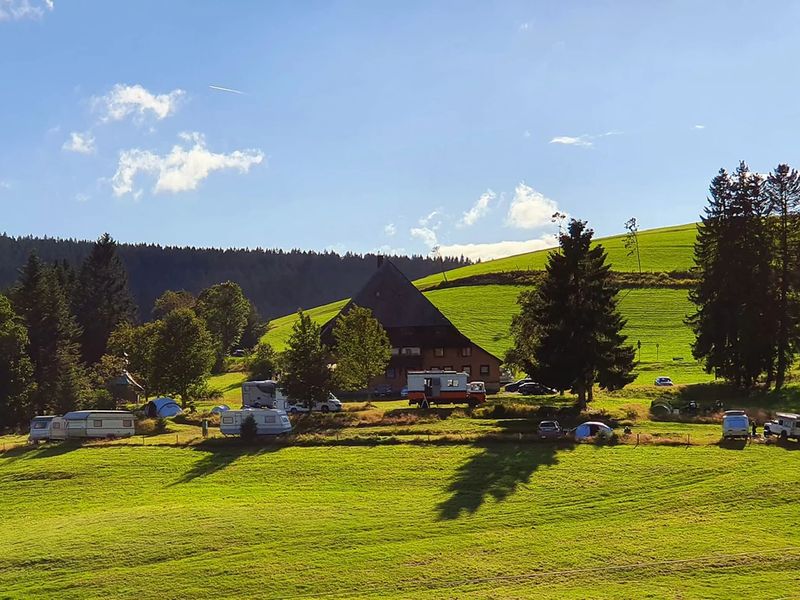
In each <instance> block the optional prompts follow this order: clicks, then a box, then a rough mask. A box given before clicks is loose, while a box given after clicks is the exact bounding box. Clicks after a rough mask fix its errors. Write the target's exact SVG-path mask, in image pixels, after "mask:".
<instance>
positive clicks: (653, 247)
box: [414, 223, 697, 289]
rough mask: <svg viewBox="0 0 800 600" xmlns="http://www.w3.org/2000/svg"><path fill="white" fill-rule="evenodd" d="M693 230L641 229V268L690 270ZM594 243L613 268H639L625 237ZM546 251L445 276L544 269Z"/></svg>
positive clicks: (424, 282) (431, 279)
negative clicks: (606, 256) (602, 251)
mask: <svg viewBox="0 0 800 600" xmlns="http://www.w3.org/2000/svg"><path fill="white" fill-rule="evenodd" d="M696 232H697V226H696V224H694V223H690V224H687V225H677V226H675V227H663V228H661V229H649V230H647V231H642V232H640V233H639V251H640V254H641V258H642V270H643V271H649V272H664V271H687V270H689V269H690V268H691V267H692V266H694V262H693V259H692V257H693V252H694V241H695V236H696ZM595 243H596V244H602V245H603V247H604V248H605V249H606V252H608V259H609V263H610V264H611V268H612V269H613V270H614V271H638V270H639V265H638V262H637V260H636V257H635V256H629V255H628V249H627V248H625V236H623V235H617V236H613V237H607V238H599V239H597V240H596V242H595ZM549 252H550V251H549V250H540V251H538V252H530V253H527V254H518V255H517V256H509V257H506V258H500V259H497V260H491V261H486V262H482V263H479V264H476V265H469V266H466V267H461V268H458V269H453V270H451V271H447V279H448V280H450V281H454V280H457V279H462V278H464V277H470V276H472V275H482V274H485V273H497V272H502V271H527V270H534V271H541V270H543V269H544V266H545V262H546V261H547V255H548V253H549ZM442 279H443V277H442V274H441V273H436V274H434V275H429V276H428V277H423V278H422V279H417V280H416V281H415V282H414V283H415V284H416V285H417V287H420V288H422V289H424V288H428V287H431V286H432V285H436V284H438V283H440V282H441V281H442Z"/></svg>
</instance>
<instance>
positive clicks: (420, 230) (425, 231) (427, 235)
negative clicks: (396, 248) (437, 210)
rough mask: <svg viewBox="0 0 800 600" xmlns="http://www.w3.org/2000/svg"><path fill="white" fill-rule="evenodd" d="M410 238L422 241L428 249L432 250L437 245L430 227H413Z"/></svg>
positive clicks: (436, 239) (434, 234) (434, 233)
mask: <svg viewBox="0 0 800 600" xmlns="http://www.w3.org/2000/svg"><path fill="white" fill-rule="evenodd" d="M410 233H411V237H413V238H416V239H418V240H420V241H422V243H423V244H425V245H426V246H427V247H428V248H431V249H432V248H433V247H434V246H436V245H437V244H438V238H437V236H436V232H435V231H434V230H433V229H431V228H430V227H413V228H412V229H411V232H410Z"/></svg>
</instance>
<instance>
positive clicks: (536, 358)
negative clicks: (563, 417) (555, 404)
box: [512, 219, 635, 404]
mask: <svg viewBox="0 0 800 600" xmlns="http://www.w3.org/2000/svg"><path fill="white" fill-rule="evenodd" d="M593 233H594V232H593V231H592V230H591V229H588V228H587V227H586V222H584V221H577V220H574V219H573V220H572V221H570V223H569V226H568V227H567V231H566V232H565V233H563V234H561V235H560V236H559V245H560V250H559V251H554V252H552V253H550V255H549V256H548V259H547V265H546V267H545V270H546V273H545V277H544V280H543V281H542V284H541V285H540V286H539V287H538V288H537V289H536V290H532V291H530V292H527V293H524V294H523V295H522V297H521V298H520V309H521V310H520V314H519V315H518V316H517V317H515V319H514V323H513V326H512V330H513V333H514V336H515V348H514V350H513V351H512V353H513V354H514V355H515V356H516V358H517V360H518V361H520V362H523V363H524V364H527V365H528V366H529V367H530V374H531V375H532V376H534V377H536V378H537V379H539V380H540V381H542V383H545V384H546V385H550V386H553V387H555V388H557V389H559V390H562V391H563V390H565V389H567V388H569V389H571V390H572V391H573V392H575V393H577V394H578V399H579V401H580V402H581V403H582V404H583V403H585V402H586V401H587V400H591V399H592V389H593V386H594V384H595V383H598V384H599V385H600V387H602V388H604V389H611V390H613V389H619V388H622V387H624V386H625V385H627V384H628V383H630V382H631V381H633V380H634V378H635V377H634V375H633V374H632V370H633V366H634V350H633V348H632V347H631V346H627V345H625V340H626V338H625V336H624V335H622V328H623V327H624V325H625V321H624V320H623V319H622V317H621V316H620V314H619V311H618V309H617V293H618V289H617V288H616V287H615V286H614V285H613V284H612V282H611V279H610V267H609V265H608V264H606V253H605V250H604V249H603V247H602V246H600V245H597V246H595V247H594V248H592V247H591V241H592V235H593ZM518 364H519V363H518Z"/></svg>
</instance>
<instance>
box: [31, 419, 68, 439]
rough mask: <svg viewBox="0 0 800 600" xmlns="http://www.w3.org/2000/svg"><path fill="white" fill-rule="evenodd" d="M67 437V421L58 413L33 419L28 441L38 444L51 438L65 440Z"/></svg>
mask: <svg viewBox="0 0 800 600" xmlns="http://www.w3.org/2000/svg"><path fill="white" fill-rule="evenodd" d="M66 437H67V422H66V420H64V417H59V416H57V415H41V416H38V417H33V419H31V430H30V433H29V434H28V442H29V443H32V444H38V443H39V442H46V441H50V440H63V439H66Z"/></svg>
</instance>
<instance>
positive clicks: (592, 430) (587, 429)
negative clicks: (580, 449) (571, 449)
mask: <svg viewBox="0 0 800 600" xmlns="http://www.w3.org/2000/svg"><path fill="white" fill-rule="evenodd" d="M573 432H574V434H575V439H576V440H583V439H586V438H590V437H594V436H597V437H611V434H612V433H614V432H613V430H612V429H611V427H609V426H608V425H606V424H605V423H600V422H599V421H587V422H586V423H581V424H580V425H578V426H577V427H576V428H575V429H574V430H573Z"/></svg>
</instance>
